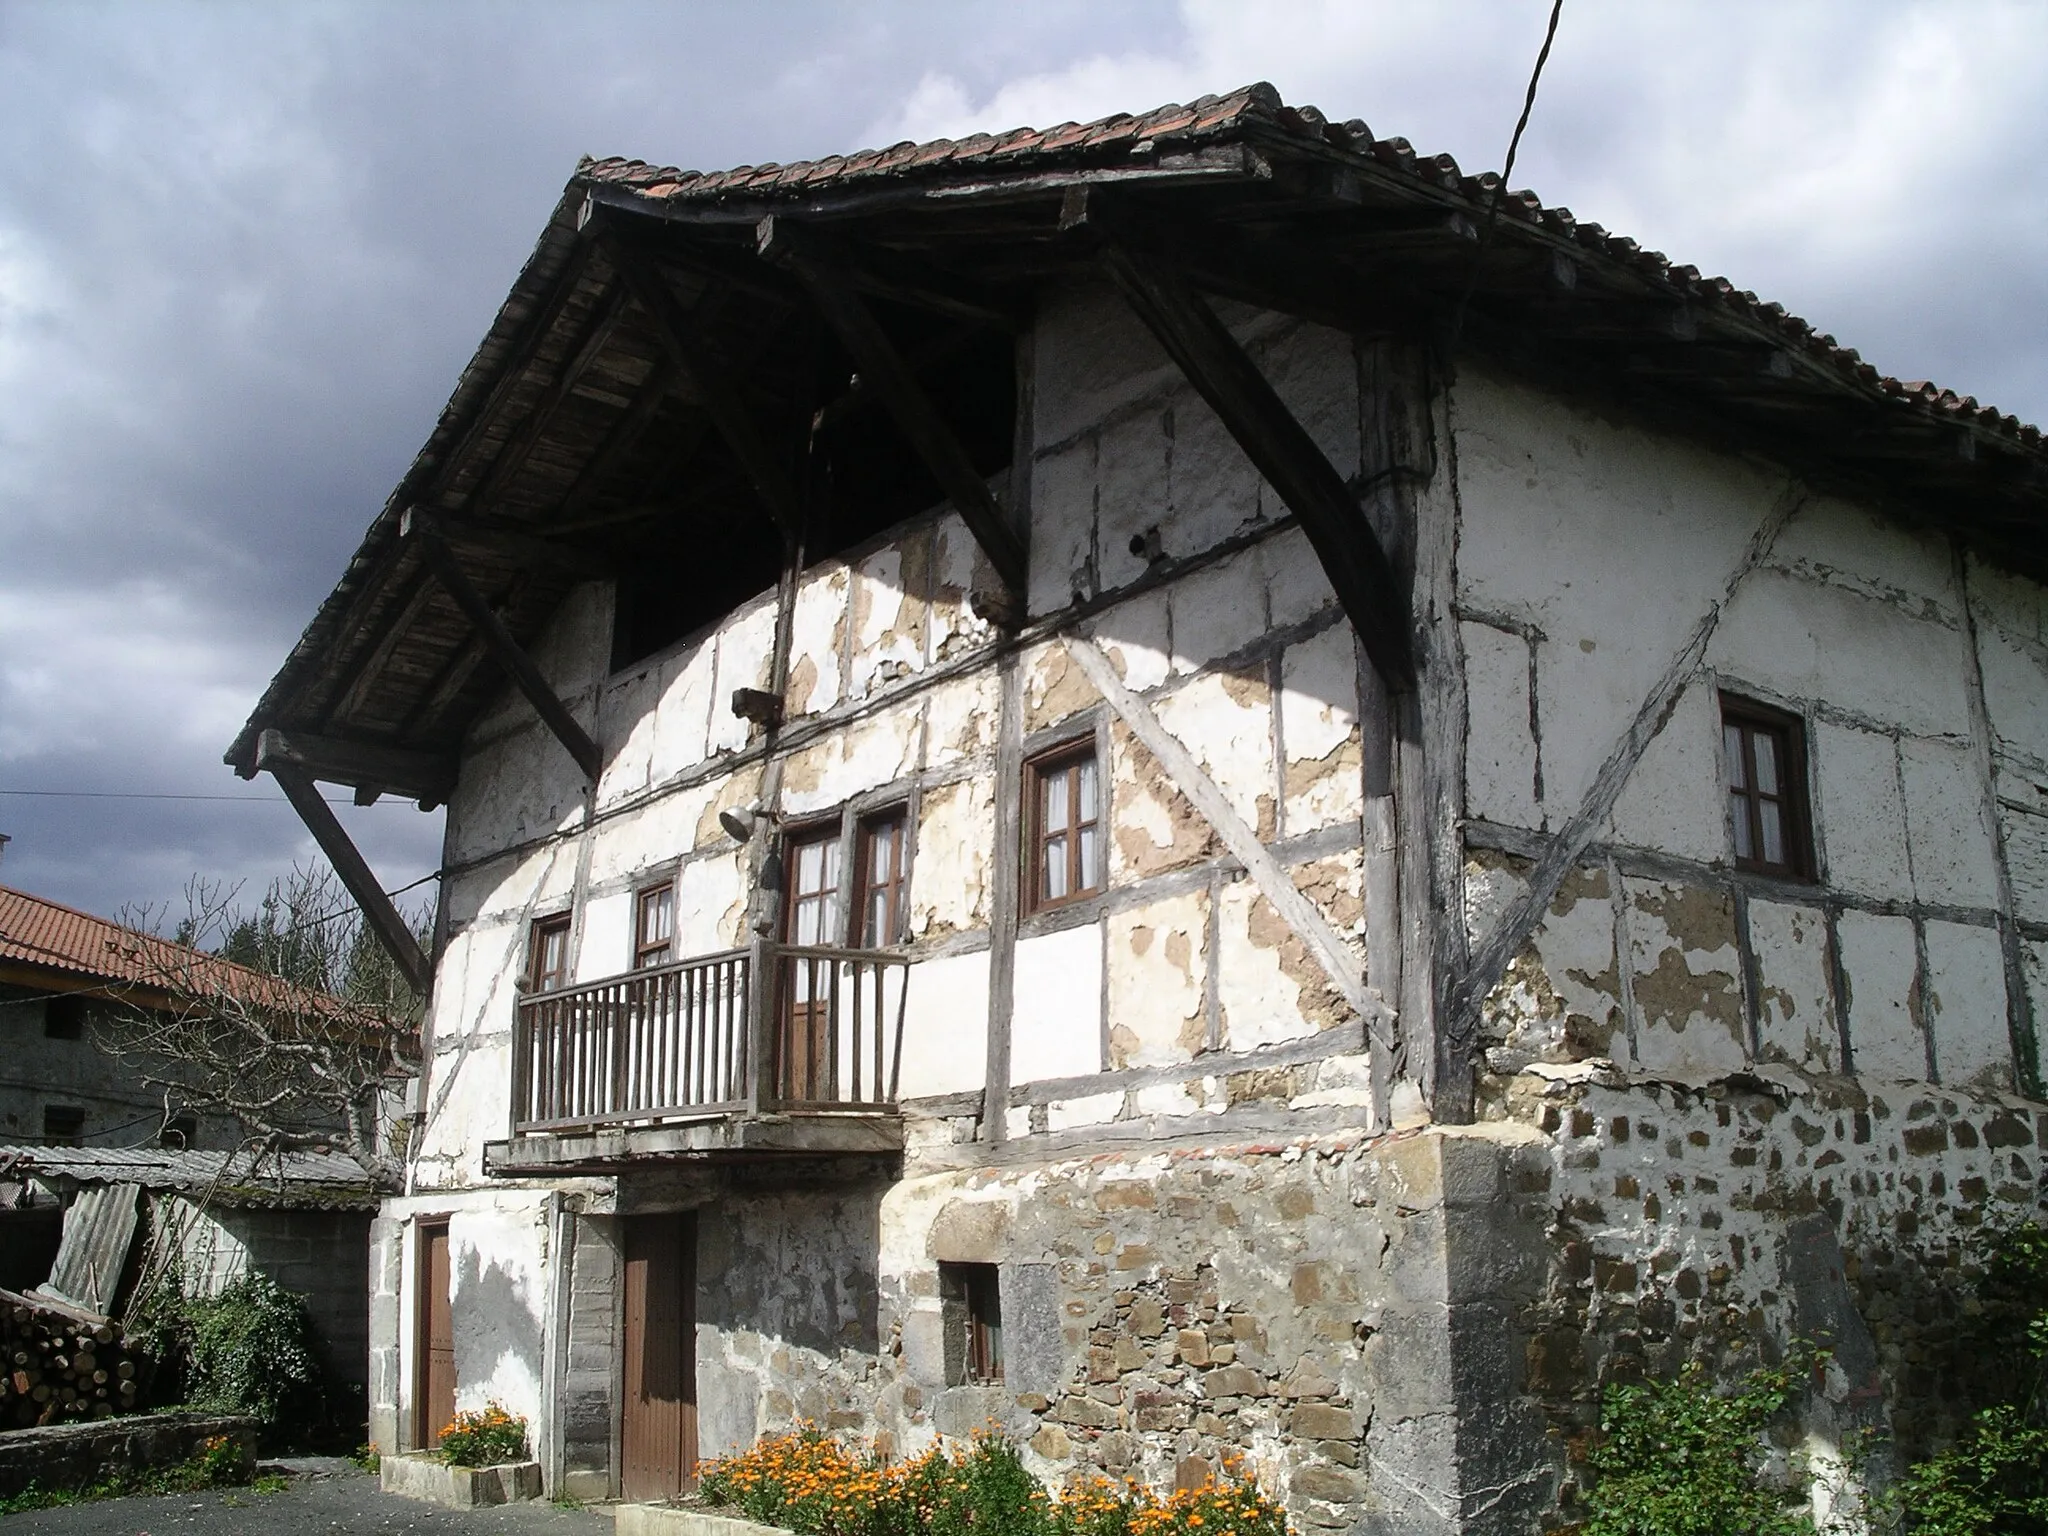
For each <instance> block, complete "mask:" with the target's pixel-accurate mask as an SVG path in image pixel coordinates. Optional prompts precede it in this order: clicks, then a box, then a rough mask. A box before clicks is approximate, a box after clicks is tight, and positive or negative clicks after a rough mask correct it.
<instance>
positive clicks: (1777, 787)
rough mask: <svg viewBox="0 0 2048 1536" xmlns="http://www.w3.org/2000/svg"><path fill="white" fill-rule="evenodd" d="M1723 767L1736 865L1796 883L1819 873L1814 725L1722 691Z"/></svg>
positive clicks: (1729, 827)
mask: <svg viewBox="0 0 2048 1536" xmlns="http://www.w3.org/2000/svg"><path fill="white" fill-rule="evenodd" d="M1721 768H1722V777H1723V779H1724V780H1725V782H1726V785H1727V797H1728V830H1729V836H1730V838H1731V841H1732V843H1733V846H1734V850H1735V867H1736V868H1737V869H1746V870H1749V871H1751V872H1752V873H1755V874H1760V875H1778V876H1780V877H1782V878H1785V879H1791V880H1810V879H1812V878H1813V876H1814V857H1813V835H1812V831H1811V827H1812V822H1811V819H1810V818H1809V817H1808V815H1807V806H1806V722H1805V721H1803V720H1801V719H1800V718H1799V717H1798V716H1797V715H1791V714H1787V713H1785V711H1783V710H1778V709H1772V708H1770V707H1769V706H1768V705H1764V704H1758V703H1756V702H1754V701H1753V700H1750V699H1744V698H1740V697H1737V696H1736V695H1734V694H1729V693H1724V694H1722V695H1721Z"/></svg>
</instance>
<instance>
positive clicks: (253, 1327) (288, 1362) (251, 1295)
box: [185, 1270, 322, 1436]
mask: <svg viewBox="0 0 2048 1536" xmlns="http://www.w3.org/2000/svg"><path fill="white" fill-rule="evenodd" d="M185 1314H186V1317H187V1318H188V1319H189V1324H190V1332H189V1336H188V1337H189V1341H190V1342H189V1345H188V1348H189V1352H190V1353H189V1360H188V1365H187V1371H186V1395H187V1400H188V1401H189V1402H190V1403H191V1405H192V1406H193V1407H195V1408H199V1409H203V1410H206V1411H208V1412H213V1413H247V1414H253V1415H254V1416H255V1417H256V1418H257V1419H258V1420H260V1421H261V1422H262V1424H263V1427H264V1429H265V1431H266V1432H267V1433H271V1434H283V1435H286V1436H290V1435H293V1434H296V1433H302V1432H304V1431H306V1430H308V1429H310V1428H311V1427H312V1426H313V1425H314V1424H315V1423H316V1422H317V1421H318V1419H319V1417H320V1408H321V1401H322V1391H321V1386H322V1383H321V1372H320V1364H319V1358H318V1355H317V1354H316V1352H315V1346H314V1340H313V1324H312V1321H311V1319H310V1318H308V1317H307V1315H306V1299H305V1297H303V1296H300V1295H298V1294H297V1293H296V1292H293V1291H287V1290H285V1289H284V1288H283V1287H282V1286H280V1285H279V1284H278V1283H277V1282H276V1281H275V1280H272V1279H271V1278H270V1277H269V1276H268V1275H264V1274H259V1273H257V1272H256V1271H253V1270H252V1271H250V1272H249V1273H247V1274H245V1275H242V1276H241V1277H240V1278H238V1279H237V1280H235V1281H234V1282H233V1283H232V1284H230V1285H229V1286H228V1287H227V1288H226V1289H224V1290H223V1291H221V1293H220V1294H219V1295H217V1296H213V1297H196V1298H192V1299H190V1300H188V1301H187V1302H186V1303H185Z"/></svg>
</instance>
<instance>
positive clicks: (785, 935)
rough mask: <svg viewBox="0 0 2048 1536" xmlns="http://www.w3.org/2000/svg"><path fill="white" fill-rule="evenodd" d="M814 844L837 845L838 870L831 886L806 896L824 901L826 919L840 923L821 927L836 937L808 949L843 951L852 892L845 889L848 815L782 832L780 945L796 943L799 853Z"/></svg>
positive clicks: (777, 853)
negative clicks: (825, 903)
mask: <svg viewBox="0 0 2048 1536" xmlns="http://www.w3.org/2000/svg"><path fill="white" fill-rule="evenodd" d="M813 844H816V845H819V846H827V845H831V844H837V845H838V858H839V867H838V870H837V871H836V872H835V874H834V876H833V880H832V884H831V885H830V886H829V887H826V888H825V889H823V890H818V891H812V892H809V893H807V894H808V896H809V897H811V898H818V897H823V898H825V900H826V902H827V904H828V905H827V908H826V913H825V915H826V917H827V918H828V919H830V918H832V917H837V918H838V919H839V921H838V922H837V923H832V922H830V921H827V922H825V923H823V924H821V925H820V926H821V928H822V929H823V931H824V933H825V934H826V935H836V937H820V938H818V939H816V940H813V941H812V942H811V943H810V944H808V945H806V946H805V947H806V948H811V947H816V948H823V949H837V948H842V947H844V946H845V944H846V933H847V927H848V922H849V914H848V912H847V900H848V894H849V893H848V891H847V888H846V852H847V849H846V816H845V813H844V812H841V813H839V814H837V815H833V816H821V817H817V818H815V819H814V820H811V821H803V822H798V823H796V824H795V825H794V826H786V827H784V828H783V829H782V835H781V837H780V839H779V840H778V841H777V843H776V849H775V856H776V858H777V860H778V861H779V862H780V863H781V866H782V891H781V895H780V900H779V901H778V903H777V905H778V906H779V908H780V909H781V917H780V922H781V926H780V928H779V929H778V930H777V932H778V934H779V936H780V942H782V943H784V944H795V943H796V942H797V937H796V929H797V922H796V911H797V902H798V901H799V900H800V899H802V898H800V897H799V896H798V895H797V850H798V849H799V848H805V847H810V846H812V845H813Z"/></svg>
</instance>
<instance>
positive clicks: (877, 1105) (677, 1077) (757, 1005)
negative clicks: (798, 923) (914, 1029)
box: [512, 943, 910, 1135]
mask: <svg viewBox="0 0 2048 1536" xmlns="http://www.w3.org/2000/svg"><path fill="white" fill-rule="evenodd" d="M762 976H766V978H767V982H768V984H767V986H766V987H765V988H763V987H761V986H759V985H757V979H758V978H760V977H762ZM909 976H910V968H909V965H908V963H907V962H906V961H905V959H904V957H903V956H902V955H900V954H895V953H892V952H890V951H885V950H870V949H836V948H823V947H816V946H796V945H780V944H767V943H762V944H757V945H755V946H754V947H753V948H752V949H731V950H725V951H723V952H722V953H719V954H715V955H700V956H698V957H697V958H695V959H692V960H684V961H681V962H679V963H677V964H675V965H663V966H655V967H652V968H650V969H648V970H644V971H633V972H630V973H628V974H626V975H623V976H611V977H607V978H605V979H604V980H603V981H594V982H589V983H586V984H585V985H582V986H576V987H563V988H561V989H559V990H557V991H553V992H543V993H538V994H532V995H529V996H527V997H525V998H522V999H521V1001H520V1003H519V1010H518V1020H517V1023H516V1026H515V1029H514V1039H513V1054H512V1130H513V1132H514V1134H515V1135H516V1134H519V1133H522V1132H539V1131H566V1130H572V1129H580V1128H587V1127H595V1126H606V1125H609V1126H617V1125H630V1124H647V1125H656V1124H660V1123H662V1122H664V1121H672V1120H697V1119H703V1118H706V1117H712V1116H719V1115H752V1114H760V1113H783V1112H789V1111H816V1110H866V1111H869V1112H876V1111H884V1110H888V1109H890V1108H893V1106H894V1105H895V1102H896V1085H897V1081H898V1078H899V1075H900V1072H901V1067H902V1053H903V1010H904V1001H905V998H906V996H907V994H908V991H909Z"/></svg>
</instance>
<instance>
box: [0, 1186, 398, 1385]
mask: <svg viewBox="0 0 2048 1536" xmlns="http://www.w3.org/2000/svg"><path fill="white" fill-rule="evenodd" d="M376 1208H377V1193H376V1191H375V1190H373V1189H372V1188H371V1187H370V1184H369V1181H368V1180H367V1179H366V1178H365V1177H364V1175H363V1170H362V1169H361V1168H359V1167H358V1166H356V1164H355V1163H354V1162H353V1161H351V1160H350V1159H348V1158H345V1157H337V1156H335V1155H333V1154H332V1153H319V1152H286V1153H281V1154H278V1153H271V1154H263V1155H253V1154H251V1153H249V1152H178V1151H167V1150H163V1149H158V1148H149V1147H137V1148H122V1149H114V1148H99V1147H8V1146H0V1266H4V1268H5V1273H6V1279H5V1280H0V1284H4V1285H5V1286H6V1288H7V1289H9V1290H28V1289H31V1288H40V1289H43V1290H44V1291H46V1292H48V1293H49V1294H52V1295H54V1296H55V1297H56V1299H58V1300H59V1301H63V1302H66V1303H69V1304H70V1305H73V1306H79V1307H84V1308H85V1309H86V1310H88V1311H92V1312H99V1313H102V1314H105V1313H109V1312H112V1313H115V1314H117V1315H118V1314H120V1313H123V1312H124V1311H125V1310H126V1307H127V1305H128V1303H129V1302H130V1300H131V1299H132V1298H133V1296H134V1293H135V1291H136V1289H137V1287H138V1286H139V1285H142V1284H146V1283H149V1282H150V1281H152V1280H158V1281H162V1280H167V1279H169V1278H171V1277H175V1282H176V1283H177V1284H178V1286H179V1288H180V1289H181V1290H182V1291H183V1292H184V1293H185V1294H186V1295H188V1296H214V1295H218V1294H219V1293H220V1292H221V1291H222V1290H223V1289H224V1288H226V1287H227V1286H228V1285H229V1284H230V1283H232V1282H233V1281H234V1280H236V1279H238V1278H239V1277H240V1276H242V1275H244V1274H246V1273H248V1272H249V1271H251V1270H255V1271H259V1272H261V1273H262V1274H265V1275H268V1276H269V1277H270V1278H271V1279H272V1280H275V1281H276V1282H277V1283H278V1284H279V1285H281V1286H283V1287H284V1288H285V1289H286V1290H288V1291H295V1292H297V1293H298V1294H299V1295H301V1296H303V1297H305V1299H306V1310H307V1313H308V1315H309V1316H310V1317H311V1318H312V1320H313V1325H314V1327H315V1329H316V1330H317V1333H318V1336H319V1340H320V1343H321V1345H322V1347H323V1348H324V1350H325V1352H326V1360H325V1365H326V1369H327V1374H328V1386H329V1393H330V1402H329V1413H330V1416H331V1417H332V1418H333V1420H334V1422H336V1423H337V1424H346V1423H350V1422H353V1421H355V1420H356V1419H359V1418H360V1417H361V1415H362V1411H363V1402H364V1390H365V1388H366V1386H367V1379H366V1373H367V1371H368V1368H369V1253H370V1245H369V1226H370V1215H371V1212H373V1211H375V1210H376ZM52 1212H78V1213H79V1215H78V1217H77V1218H76V1219H73V1218H71V1217H69V1216H66V1217H64V1218H62V1221H61V1224H62V1226H63V1229H64V1231H63V1235H64V1238H65V1241H64V1243H63V1244H62V1247H61V1250H60V1249H59V1248H58V1247H57V1246H55V1245H52V1247H51V1248H50V1251H49V1252H48V1254H47V1255H46V1256H45V1257H44V1260H43V1263H42V1266H41V1272H40V1273H37V1274H33V1275H26V1274H23V1273H21V1271H22V1270H23V1268H24V1267H25V1260H26V1258H27V1256H28V1254H29V1251H30V1245H31V1244H32V1243H33V1242H34V1241H35V1240H36V1237H37V1235H38V1233H37V1229H38V1228H39V1227H41V1226H44V1225H46V1224H48V1223H47V1218H46V1216H45V1214H44V1213H52Z"/></svg>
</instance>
